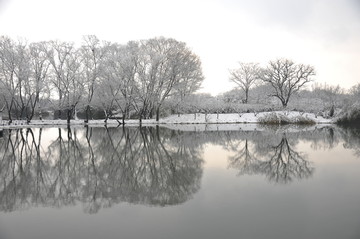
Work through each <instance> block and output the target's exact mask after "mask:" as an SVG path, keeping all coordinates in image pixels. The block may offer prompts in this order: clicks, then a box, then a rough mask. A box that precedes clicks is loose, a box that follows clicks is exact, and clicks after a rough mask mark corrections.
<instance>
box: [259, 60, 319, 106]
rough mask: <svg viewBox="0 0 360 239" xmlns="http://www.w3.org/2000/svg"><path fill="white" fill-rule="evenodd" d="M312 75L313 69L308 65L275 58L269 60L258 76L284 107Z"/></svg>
mask: <svg viewBox="0 0 360 239" xmlns="http://www.w3.org/2000/svg"><path fill="white" fill-rule="evenodd" d="M314 75H315V69H314V67H312V66H310V65H303V64H295V63H294V62H293V61H291V60H288V59H277V60H275V61H270V63H269V65H268V67H267V68H266V69H263V70H262V72H261V74H260V78H261V80H262V81H264V82H265V83H268V84H270V85H271V86H272V90H273V91H272V92H271V96H274V97H276V98H278V99H279V100H280V101H281V103H282V105H283V107H286V106H287V104H288V103H289V100H290V97H291V96H292V95H293V94H294V93H296V92H298V91H299V90H300V89H302V88H303V86H304V85H305V84H306V83H309V82H310V81H311V80H312V79H311V77H312V76H314Z"/></svg>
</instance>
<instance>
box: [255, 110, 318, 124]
mask: <svg viewBox="0 0 360 239" xmlns="http://www.w3.org/2000/svg"><path fill="white" fill-rule="evenodd" d="M258 122H259V123H260V124H278V125H284V124H302V125H304V124H315V123H316V122H315V121H314V120H313V119H310V118H308V117H305V116H302V115H298V116H295V117H290V116H288V115H284V114H281V113H275V112H273V113H270V114H266V115H264V116H260V117H259V118H258Z"/></svg>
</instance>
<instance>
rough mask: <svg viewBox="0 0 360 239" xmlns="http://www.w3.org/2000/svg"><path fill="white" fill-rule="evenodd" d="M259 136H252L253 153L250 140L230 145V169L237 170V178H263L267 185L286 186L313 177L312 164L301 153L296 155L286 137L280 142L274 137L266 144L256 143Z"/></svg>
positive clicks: (283, 136)
mask: <svg viewBox="0 0 360 239" xmlns="http://www.w3.org/2000/svg"><path fill="white" fill-rule="evenodd" d="M260 136H261V135H259V134H257V135H254V136H253V140H254V141H253V144H256V145H254V147H253V149H252V150H251V149H250V145H249V144H250V143H249V141H250V140H249V139H245V142H243V141H237V142H235V143H234V144H232V145H230V150H232V151H234V152H235V154H234V155H233V156H231V157H229V167H231V168H235V169H237V170H238V171H239V175H244V174H250V175H251V174H263V175H266V177H267V178H268V180H269V181H273V182H276V183H288V182H291V181H292V180H293V179H294V178H296V179H302V178H308V177H310V176H311V175H312V174H313V172H314V168H313V166H312V164H311V162H309V161H307V160H306V155H305V154H304V153H302V152H298V151H296V149H295V143H294V142H291V141H290V140H289V139H288V137H287V134H286V133H283V134H281V137H280V139H278V137H274V138H275V139H274V138H273V139H272V140H268V141H262V140H257V138H260ZM251 151H252V152H251Z"/></svg>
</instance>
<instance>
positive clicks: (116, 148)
mask: <svg viewBox="0 0 360 239" xmlns="http://www.w3.org/2000/svg"><path fill="white" fill-rule="evenodd" d="M168 131H169V130H165V129H161V130H159V129H158V130H156V129H154V128H141V129H133V128H123V129H122V130H118V129H106V130H104V129H96V128H87V129H86V130H81V129H71V128H68V129H58V134H57V137H56V139H55V140H53V141H52V142H51V143H50V144H49V145H48V147H47V148H44V147H42V141H41V140H42V134H43V131H42V129H40V130H39V131H38V133H37V135H35V134H34V132H33V130H31V129H19V130H9V131H8V132H7V134H6V135H5V137H4V139H3V140H2V141H1V143H0V147H1V156H0V157H1V161H0V163H1V165H0V170H1V171H0V177H1V178H2V182H3V184H2V185H1V187H0V207H1V211H13V210H17V209H20V208H26V207H30V206H36V205H44V206H52V207H54V206H55V207H61V206H65V205H73V204H75V203H76V202H77V201H80V202H82V203H83V205H84V208H85V211H86V212H89V213H95V212H97V211H98V210H99V209H100V208H102V207H110V206H111V205H112V204H114V203H120V202H130V203H140V204H147V205H160V206H165V205H174V204H179V203H183V202H185V201H187V200H188V199H189V198H191V197H192V195H193V194H194V193H195V192H196V191H197V190H198V189H199V187H200V180H201V175H202V159H201V157H200V151H199V150H198V149H197V148H194V147H192V148H189V147H188V145H187V144H186V143H184V142H183V141H182V140H181V139H179V138H178V137H176V135H172V136H171V135H170V134H169V132H168Z"/></svg>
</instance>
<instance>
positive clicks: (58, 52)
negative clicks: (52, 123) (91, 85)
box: [46, 41, 84, 123]
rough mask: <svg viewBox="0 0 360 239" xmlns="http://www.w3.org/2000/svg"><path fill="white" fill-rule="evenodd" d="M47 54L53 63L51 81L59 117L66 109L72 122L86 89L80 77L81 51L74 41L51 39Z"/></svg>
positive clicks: (68, 119)
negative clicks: (56, 99)
mask: <svg viewBox="0 0 360 239" xmlns="http://www.w3.org/2000/svg"><path fill="white" fill-rule="evenodd" d="M46 54H47V58H48V60H49V62H50V64H51V72H52V74H51V76H50V78H51V83H52V86H53V87H54V89H55V91H56V94H57V96H58V106H57V109H58V117H60V116H61V111H62V110H63V109H66V112H67V117H66V118H67V121H68V123H70V119H71V118H72V115H73V113H74V112H76V106H77V104H78V103H79V102H80V99H81V97H82V96H83V89H84V83H83V82H82V81H81V77H80V69H81V68H80V66H81V64H80V57H79V51H78V50H77V49H76V48H75V47H74V44H72V43H67V42H60V41H51V42H49V43H48V46H47V49H46Z"/></svg>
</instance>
